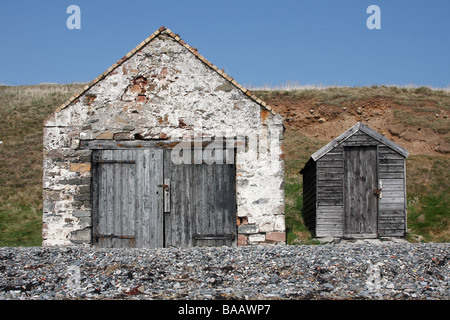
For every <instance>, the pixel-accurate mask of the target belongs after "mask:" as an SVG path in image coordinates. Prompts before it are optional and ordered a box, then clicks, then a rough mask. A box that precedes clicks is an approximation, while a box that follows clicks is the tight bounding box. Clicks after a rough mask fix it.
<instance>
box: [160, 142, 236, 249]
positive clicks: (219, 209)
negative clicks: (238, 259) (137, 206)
mask: <svg viewBox="0 0 450 320" xmlns="http://www.w3.org/2000/svg"><path fill="white" fill-rule="evenodd" d="M169 152H170V151H169V150H166V151H165V157H164V178H165V180H166V181H167V182H170V210H167V211H170V212H166V213H165V217H164V222H165V244H166V246H176V247H190V246H222V245H227V246H232V245H235V244H236V242H237V236H236V234H237V229H236V228H237V227H236V167H235V165H234V164H216V163H214V164H205V163H203V164H174V163H173V162H172V161H171V159H170V155H169Z"/></svg>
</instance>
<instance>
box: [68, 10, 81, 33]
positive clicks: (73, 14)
mask: <svg viewBox="0 0 450 320" xmlns="http://www.w3.org/2000/svg"><path fill="white" fill-rule="evenodd" d="M66 13H69V14H70V16H69V17H68V18H67V21H66V26H67V29H69V30H73V29H78V30H79V29H81V9H80V7H79V6H76V5H74V4H72V5H70V6H68V7H67V10H66Z"/></svg>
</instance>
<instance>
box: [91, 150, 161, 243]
mask: <svg viewBox="0 0 450 320" xmlns="http://www.w3.org/2000/svg"><path fill="white" fill-rule="evenodd" d="M162 156H163V153H162V150H159V149H145V150H94V151H93V155H92V161H93V172H92V174H93V177H92V189H93V190H92V205H93V208H92V209H93V210H92V212H93V213H92V215H93V242H94V245H96V246H99V247H112V248H116V247H118V248H123V247H150V248H153V247H162V246H163V242H164V239H163V214H162V200H163V198H162V196H163V193H162V190H161V188H160V187H158V184H157V182H160V181H162V179H163V168H162V166H163V159H162Z"/></svg>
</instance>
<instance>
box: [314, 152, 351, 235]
mask: <svg viewBox="0 0 450 320" xmlns="http://www.w3.org/2000/svg"><path fill="white" fill-rule="evenodd" d="M343 154H344V149H343V147H342V145H339V146H337V147H336V148H334V149H333V150H331V151H330V152H328V153H327V154H326V155H324V156H323V157H322V158H320V159H319V160H318V161H317V218H316V219H317V220H316V233H317V237H327V236H333V237H342V236H343V213H344V210H343V196H342V195H343V192H344V155H343Z"/></svg>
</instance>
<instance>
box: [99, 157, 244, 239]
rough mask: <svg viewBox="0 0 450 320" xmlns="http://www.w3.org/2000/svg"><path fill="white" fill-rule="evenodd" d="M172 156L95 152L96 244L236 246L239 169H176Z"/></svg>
mask: <svg viewBox="0 0 450 320" xmlns="http://www.w3.org/2000/svg"><path fill="white" fill-rule="evenodd" d="M170 151H171V150H170V149H169V150H162V149H136V150H94V151H93V159H92V160H93V177H92V181H93V182H92V202H93V208H92V209H93V210H92V211H93V214H92V215H93V242H94V245H97V246H99V247H146V248H156V247H164V246H165V247H169V246H177V247H180V246H181V247H190V246H222V245H228V246H230V245H235V244H236V242H237V236H236V234H237V229H236V228H237V227H236V167H235V165H234V164H205V163H203V164H180V165H175V164H173V162H172V161H171V157H170Z"/></svg>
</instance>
